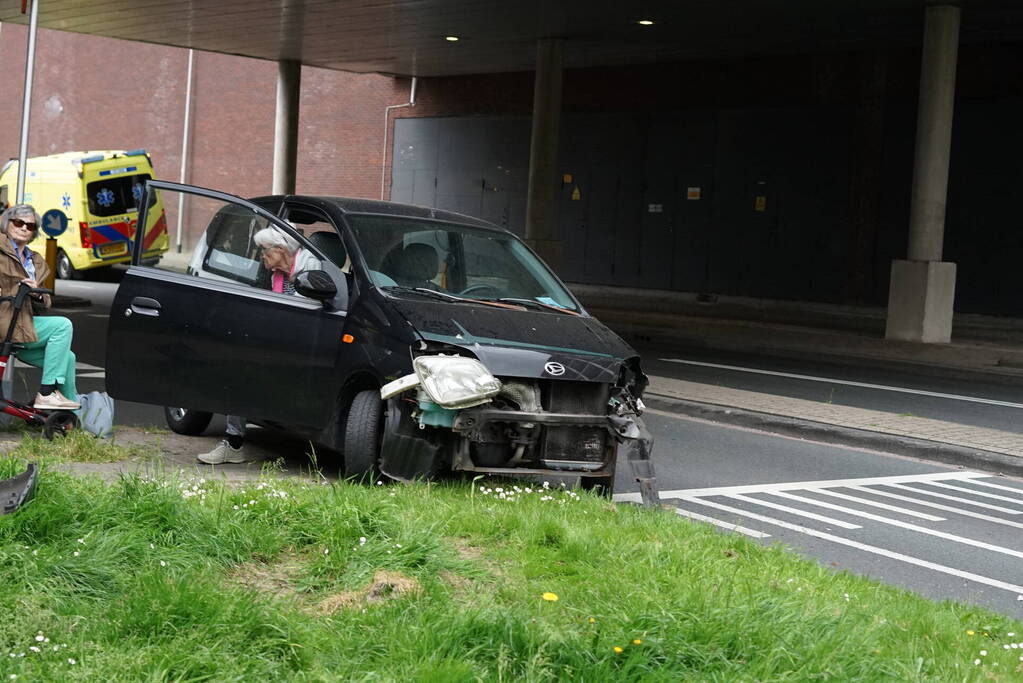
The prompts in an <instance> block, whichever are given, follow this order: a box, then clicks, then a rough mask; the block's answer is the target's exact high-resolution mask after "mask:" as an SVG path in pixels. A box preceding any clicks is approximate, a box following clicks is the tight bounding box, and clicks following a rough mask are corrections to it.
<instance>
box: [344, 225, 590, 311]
mask: <svg viewBox="0 0 1023 683" xmlns="http://www.w3.org/2000/svg"><path fill="white" fill-rule="evenodd" d="M348 222H349V224H350V225H351V227H352V232H353V234H354V236H355V239H356V241H357V243H358V246H359V250H360V251H361V252H362V256H363V258H364V259H365V261H366V266H367V267H368V269H369V276H370V278H371V279H372V280H373V282H374V283H375V284H376V285H377V286H378V287H380V288H383V289H385V290H386V288H387V287H394V286H396V285H397V286H401V287H422V288H427V289H435V290H438V291H441V292H446V293H450V294H455V295H458V296H461V297H468V298H477V299H500V298H515V299H532V300H534V301H537V302H538V303H542V304H545V305H547V306H554V307H560V308H565V309H570V310H576V309H577V306H576V304H575V302H574V301H573V299H572V296H571V295H570V294H569V293H568V292H567V291H566V290H565V288H564V286H563V285H561V283H560V282H558V280H557V278H556V277H555V276H554V275H553V274H552V273H551V271H550V270H549V269H548V268H547V266H545V265H544V264H543V263H542V262H541V261H540V260H539V259H538V258H537V257H536V256H535V255H534V254H533V253H532V252H531V251H530V250H529V249H528V248H527V247H526V246H525V245H524V244H523V243H522V242H521V240H519V239H518V238H517V237H515V236H514V235H512V234H511V233H508V232H505V231H502V230H488V229H485V228H475V227H470V226H466V225H458V224H452V223H443V222H440V221H430V220H420V219H414V218H405V217H399V216H380V215H360V214H349V216H348Z"/></svg>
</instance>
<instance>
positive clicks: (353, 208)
mask: <svg viewBox="0 0 1023 683" xmlns="http://www.w3.org/2000/svg"><path fill="white" fill-rule="evenodd" d="M286 199H288V200H299V201H304V202H307V203H311V204H315V205H319V206H328V205H329V206H332V207H334V208H336V209H338V210H340V211H341V212H342V213H345V214H349V213H351V214H375V215H381V216H402V217H406V218H426V219H428V220H437V221H446V222H449V223H460V224H462V225H471V226H474V227H479V228H489V229H491V230H500V231H502V232H510V231H508V230H506V229H505V228H503V227H501V226H499V225H495V224H493V223H490V222H488V221H484V220H481V219H479V218H475V217H473V216H467V215H465V214H462V213H455V212H454V211H445V210H443V209H435V208H432V207H429V206H417V205H415V204H401V203H398V202H385V201H381V200H379V199H364V198H359V197H323V196H317V195H301V194H289V195H266V196H262V197H253V198H252V199H250V200H249V201H252V202H256V203H259V204H273V203H276V202H282V201H284V200H286Z"/></svg>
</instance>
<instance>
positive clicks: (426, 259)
mask: <svg viewBox="0 0 1023 683" xmlns="http://www.w3.org/2000/svg"><path fill="white" fill-rule="evenodd" d="M383 271H384V272H385V273H386V274H387V275H390V276H391V277H392V278H393V279H394V281H395V282H397V283H398V284H399V285H403V286H405V287H426V288H428V289H437V285H436V284H435V283H434V282H432V280H433V278H435V277H437V273H438V272H439V271H440V260H439V259H438V257H437V250H436V249H434V248H433V247H431V246H430V245H429V244H422V243H413V244H408V245H405V246H404V247H399V248H395V249H393V250H392V251H391V252H390V253H389V254H388V255H387V257H386V258H385V259H384V263H383Z"/></svg>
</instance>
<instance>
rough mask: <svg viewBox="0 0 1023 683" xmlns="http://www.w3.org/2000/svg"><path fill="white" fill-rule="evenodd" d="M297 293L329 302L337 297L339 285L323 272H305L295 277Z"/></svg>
mask: <svg viewBox="0 0 1023 683" xmlns="http://www.w3.org/2000/svg"><path fill="white" fill-rule="evenodd" d="M295 291H296V292H298V293H299V294H301V295H302V296H305V297H309V298H310V299H315V300H317V301H323V302H327V301H330V300H331V299H333V298H334V297H335V296H337V285H335V284H334V280H333V278H331V277H330V275H328V274H327V272H326V271H323V270H303V271H302V272H301V273H299V274H298V275H296V276H295Z"/></svg>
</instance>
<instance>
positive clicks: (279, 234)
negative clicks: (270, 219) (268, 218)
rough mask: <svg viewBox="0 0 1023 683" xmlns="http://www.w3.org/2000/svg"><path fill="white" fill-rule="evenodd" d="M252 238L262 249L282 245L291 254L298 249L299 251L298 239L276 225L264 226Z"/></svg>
mask: <svg viewBox="0 0 1023 683" xmlns="http://www.w3.org/2000/svg"><path fill="white" fill-rule="evenodd" d="M252 239H253V241H254V242H255V243H256V246H258V247H260V248H261V249H269V248H271V247H280V248H281V249H284V250H285V251H287V252H288V253H289V254H294V253H295V252H296V251H298V247H299V244H298V240H296V239H295V238H294V237H292V236H291V235H289V234H287V233H285V232H284V231H282V230H280V229H278V228H275V227H269V228H263V229H262V230H259V231H258V232H256V234H255V235H254V236H253V237H252Z"/></svg>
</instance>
